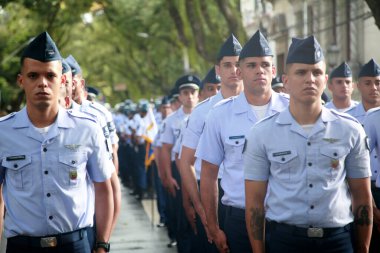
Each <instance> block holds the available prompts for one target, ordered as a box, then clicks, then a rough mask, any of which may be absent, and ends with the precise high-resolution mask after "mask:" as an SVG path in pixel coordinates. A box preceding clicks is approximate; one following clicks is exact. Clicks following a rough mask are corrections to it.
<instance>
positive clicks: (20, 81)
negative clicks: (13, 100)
mask: <svg viewBox="0 0 380 253" xmlns="http://www.w3.org/2000/svg"><path fill="white" fill-rule="evenodd" d="M17 84H18V86H19V87H20V88H21V89H24V84H23V76H22V75H21V73H19V74H18V75H17Z"/></svg>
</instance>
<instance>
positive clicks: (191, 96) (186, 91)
mask: <svg viewBox="0 0 380 253" xmlns="http://www.w3.org/2000/svg"><path fill="white" fill-rule="evenodd" d="M178 99H179V101H181V103H182V105H183V106H184V107H186V108H194V107H195V106H196V105H197V103H198V90H197V89H194V88H190V87H189V88H183V89H181V90H180V91H179V97H178Z"/></svg>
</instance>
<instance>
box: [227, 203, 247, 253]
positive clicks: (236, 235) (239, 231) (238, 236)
mask: <svg viewBox="0 0 380 253" xmlns="http://www.w3.org/2000/svg"><path fill="white" fill-rule="evenodd" d="M225 209H226V217H225V221H224V233H225V234H226V237H227V243H228V247H229V248H230V252H231V253H252V249H251V244H250V242H249V237H248V233H247V228H246V225H245V210H244V209H240V208H235V207H232V206H225Z"/></svg>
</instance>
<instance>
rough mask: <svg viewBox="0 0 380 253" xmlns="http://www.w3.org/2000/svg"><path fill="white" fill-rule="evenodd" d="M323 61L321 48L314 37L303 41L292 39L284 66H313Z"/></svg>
mask: <svg viewBox="0 0 380 253" xmlns="http://www.w3.org/2000/svg"><path fill="white" fill-rule="evenodd" d="M323 59H324V57H323V52H322V48H321V46H320V45H319V43H318V41H317V39H316V38H315V37H314V36H309V37H307V38H305V39H298V38H292V43H291V44H290V47H289V52H288V57H287V58H286V64H290V63H304V64H315V63H318V62H320V61H322V60H323Z"/></svg>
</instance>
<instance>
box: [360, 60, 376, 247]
mask: <svg viewBox="0 0 380 253" xmlns="http://www.w3.org/2000/svg"><path fill="white" fill-rule="evenodd" d="M359 82H360V83H361V85H365V86H366V87H368V89H370V90H372V94H373V95H375V94H377V95H378V94H379V91H380V90H379V89H380V66H379V65H378V64H377V63H376V62H375V61H374V60H371V61H369V62H368V63H367V64H365V65H364V66H363V67H362V69H361V71H360V73H359ZM379 108H380V107H375V108H373V109H370V110H368V112H367V116H366V117H365V118H364V120H363V124H364V129H365V131H366V133H367V134H368V137H369V140H370V150H371V170H372V177H371V192H372V197H373V215H374V219H373V220H374V223H375V226H374V227H373V230H372V239H371V245H370V252H371V253H372V252H373V253H375V252H380V174H379V173H378V170H379V169H380V168H379V167H378V166H376V165H378V164H380V161H379V151H378V150H380V149H379V148H380V146H379V143H380V142H379V126H378V125H379V121H378V119H379Z"/></svg>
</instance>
